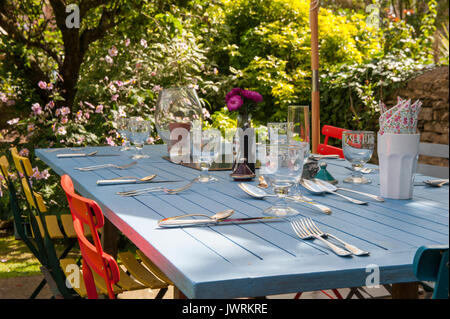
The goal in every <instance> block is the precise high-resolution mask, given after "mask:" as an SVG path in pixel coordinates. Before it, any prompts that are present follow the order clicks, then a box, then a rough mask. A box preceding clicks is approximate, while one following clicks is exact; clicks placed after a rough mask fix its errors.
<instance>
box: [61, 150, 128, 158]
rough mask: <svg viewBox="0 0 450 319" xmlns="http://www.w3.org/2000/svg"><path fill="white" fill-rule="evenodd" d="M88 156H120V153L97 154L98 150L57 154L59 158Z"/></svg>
mask: <svg viewBox="0 0 450 319" xmlns="http://www.w3.org/2000/svg"><path fill="white" fill-rule="evenodd" d="M88 156H120V154H97V151H95V152H92V153H64V154H57V155H56V157H58V158H66V157H88Z"/></svg>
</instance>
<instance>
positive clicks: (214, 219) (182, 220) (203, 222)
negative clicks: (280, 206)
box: [158, 209, 283, 228]
mask: <svg viewBox="0 0 450 319" xmlns="http://www.w3.org/2000/svg"><path fill="white" fill-rule="evenodd" d="M232 214H234V210H232V209H227V210H224V211H221V212H218V213H216V214H214V215H213V216H209V215H205V214H186V215H180V216H174V217H168V218H163V219H161V220H159V221H158V226H159V227H162V228H166V227H180V226H185V227H186V226H216V225H229V224H247V223H255V222H268V221H281V220H283V219H282V218H281V217H278V216H258V217H245V218H228V217H230V216H231V215H232ZM193 216H204V217H206V219H186V218H187V217H193Z"/></svg>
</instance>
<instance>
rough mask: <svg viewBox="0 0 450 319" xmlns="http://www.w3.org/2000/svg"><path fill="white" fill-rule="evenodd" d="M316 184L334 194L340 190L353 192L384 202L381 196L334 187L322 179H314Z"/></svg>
mask: <svg viewBox="0 0 450 319" xmlns="http://www.w3.org/2000/svg"><path fill="white" fill-rule="evenodd" d="M314 182H315V183H316V184H319V185H320V186H323V187H325V188H328V189H329V190H330V191H332V192H336V191H338V190H343V191H347V192H352V193H355V194H359V195H363V196H367V197H370V198H372V199H374V200H376V201H378V202H384V199H383V198H382V197H380V196H377V195H373V194H368V193H363V192H358V191H355V190H353V189H348V188H343V187H336V186H334V185H332V184H330V183H327V182H325V181H322V180H320V179H314Z"/></svg>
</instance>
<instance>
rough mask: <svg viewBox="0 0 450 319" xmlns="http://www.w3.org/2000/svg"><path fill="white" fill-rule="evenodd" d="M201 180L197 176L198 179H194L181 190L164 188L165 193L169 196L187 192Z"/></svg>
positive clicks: (180, 188)
mask: <svg viewBox="0 0 450 319" xmlns="http://www.w3.org/2000/svg"><path fill="white" fill-rule="evenodd" d="M199 179H200V176H197V177H196V178H194V179H193V180H192V181H190V182H189V183H188V184H186V185H184V186H181V187H179V188H172V189H170V188H164V192H166V193H167V194H178V193H179V192H182V191H185V190H187V189H189V188H191V186H192V185H194V183H195V182H196V181H198V180H199Z"/></svg>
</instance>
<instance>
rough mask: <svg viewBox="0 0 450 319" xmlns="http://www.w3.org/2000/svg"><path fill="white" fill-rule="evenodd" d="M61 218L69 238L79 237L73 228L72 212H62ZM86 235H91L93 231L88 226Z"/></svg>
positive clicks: (85, 230)
mask: <svg viewBox="0 0 450 319" xmlns="http://www.w3.org/2000/svg"><path fill="white" fill-rule="evenodd" d="M59 218H60V219H61V223H62V226H63V229H64V232H65V233H66V235H67V237H69V238H77V234H76V233H75V229H74V228H73V219H72V215H70V214H61V215H60V216H59ZM84 235H85V236H86V237H89V236H90V235H91V231H90V230H89V228H88V227H86V228H85V229H84Z"/></svg>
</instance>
